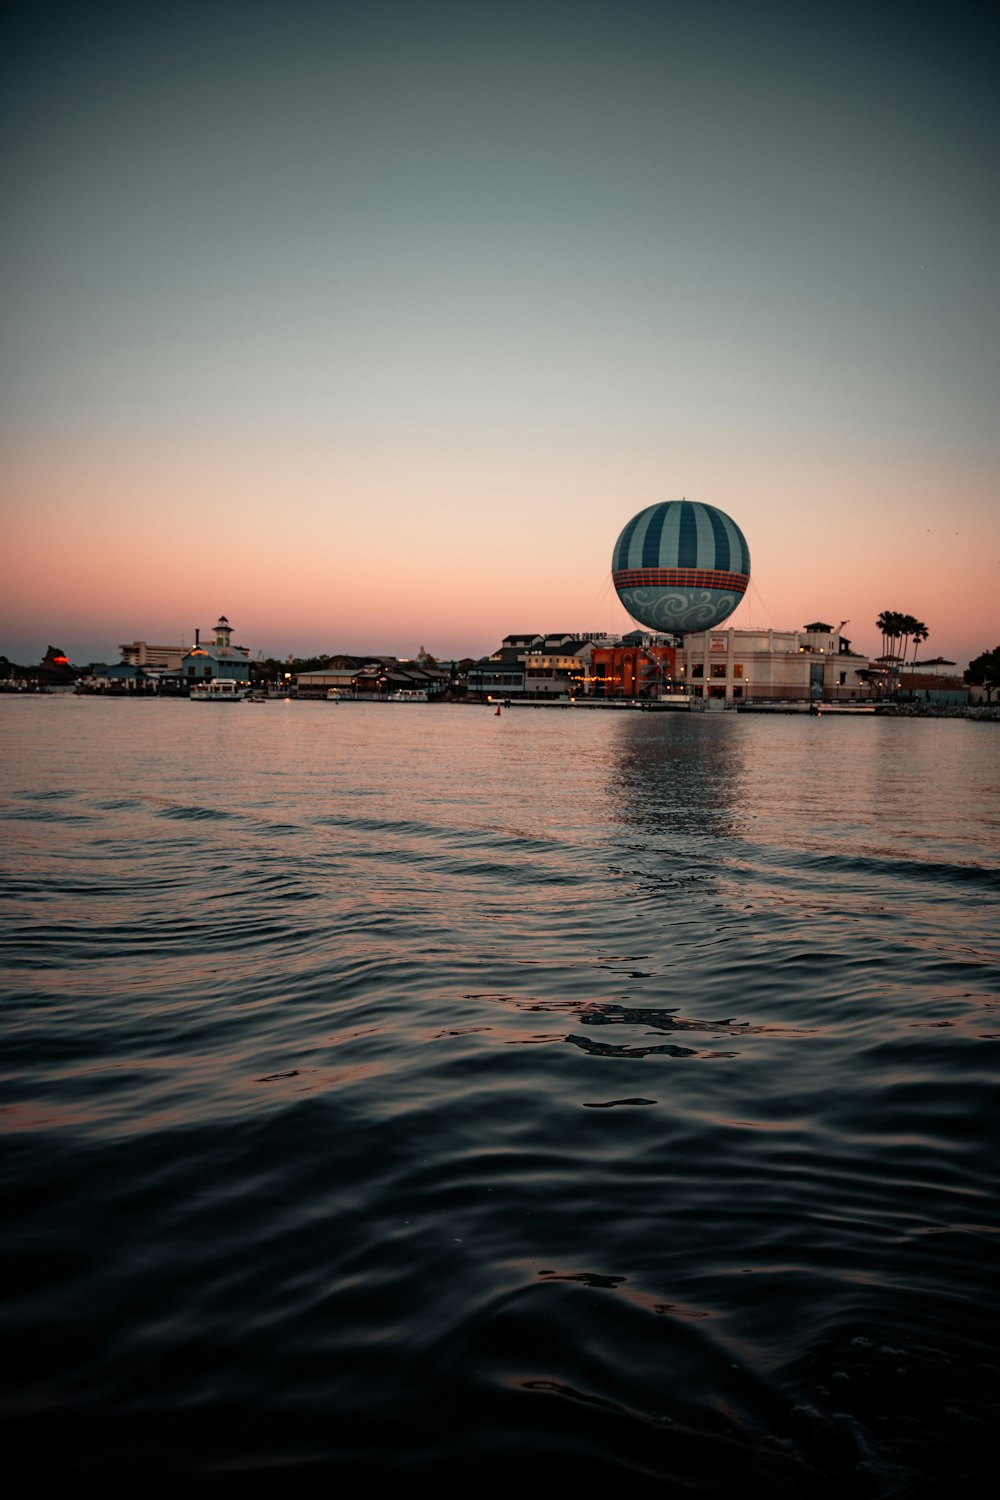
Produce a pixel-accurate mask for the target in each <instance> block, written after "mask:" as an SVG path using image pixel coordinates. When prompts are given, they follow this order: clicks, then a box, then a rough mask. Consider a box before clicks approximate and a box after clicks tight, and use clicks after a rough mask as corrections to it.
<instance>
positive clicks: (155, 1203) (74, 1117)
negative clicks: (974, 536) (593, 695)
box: [0, 697, 1000, 1500]
mask: <svg viewBox="0 0 1000 1500" xmlns="http://www.w3.org/2000/svg"><path fill="white" fill-rule="evenodd" d="M0 730H2V735H3V749H4V755H3V770H2V773H0V818H2V833H3V844H4V850H5V853H4V856H3V864H4V872H5V876H4V896H3V913H4V933H3V960H4V962H3V969H4V975H5V977H4V980H3V1054H2V1074H3V1099H2V1104H3V1112H2V1114H0V1124H2V1130H3V1134H2V1147H3V1166H2V1183H3V1193H4V1201H5V1207H6V1222H7V1226H8V1227H7V1230H6V1232H5V1235H4V1237H3V1275H2V1280H0V1293H2V1299H3V1301H2V1312H0V1328H2V1333H3V1345H4V1351H5V1352H4V1398H3V1407H2V1412H3V1427H2V1432H3V1438H4V1453H5V1458H6V1461H7V1465H8V1467H10V1466H11V1465H13V1464H15V1462H16V1460H17V1459H18V1458H23V1459H26V1460H27V1461H28V1462H30V1464H31V1466H32V1470H33V1472H34V1473H35V1474H43V1473H51V1472H52V1471H61V1472H62V1473H63V1474H66V1475H79V1476H84V1475H86V1474H87V1473H88V1472H90V1473H93V1474H95V1475H100V1476H107V1475H113V1474H114V1473H119V1474H124V1473H126V1472H129V1471H132V1472H135V1473H154V1472H155V1473H163V1474H167V1475H170V1474H173V1475H175V1476H188V1475H195V1474H205V1473H210V1472H215V1473H228V1472H242V1473H249V1472H253V1473H269V1472H270V1473H274V1474H276V1475H277V1474H281V1473H285V1474H294V1473H300V1474H301V1475H302V1476H303V1477H307V1476H313V1477H328V1476H329V1477H331V1478H343V1479H354V1478H356V1477H358V1476H361V1475H363V1476H364V1477H365V1478H366V1479H368V1480H371V1481H380V1480H394V1479H404V1478H405V1479H414V1480H416V1481H418V1482H420V1481H424V1482H434V1483H437V1484H444V1485H449V1484H454V1485H457V1484H459V1483H465V1482H468V1481H471V1480H493V1481H496V1482H505V1483H513V1482H517V1483H519V1484H524V1485H529V1486H530V1485H537V1484H542V1483H544V1484H550V1483H551V1484H568V1485H572V1486H574V1487H575V1488H576V1489H577V1490H578V1491H579V1490H584V1491H587V1490H588V1489H589V1490H590V1491H603V1490H604V1489H605V1488H606V1487H609V1486H616V1487H617V1490H618V1492H620V1493H645V1492H647V1491H648V1492H650V1493H662V1494H668V1495H672V1494H686V1493H693V1494H708V1495H713V1494H719V1495H723V1494H725V1495H729V1494H733V1493H737V1492H741V1491H742V1492H743V1493H747V1492H761V1493H767V1494H772V1495H779V1496H782V1495H788V1496H803V1497H805V1496H808V1497H810V1500H815V1497H823V1496H835V1495H836V1496H839V1495H842V1494H844V1493H845V1492H848V1493H852V1494H856V1495H859V1496H860V1495H872V1496H898V1495H924V1494H945V1493H961V1494H979V1493H985V1491H986V1488H987V1478H988V1477H989V1476H990V1474H991V1471H992V1469H993V1468H994V1465H995V1456H996V1445H995V1440H994V1436H993V1434H994V1430H995V1426H996V1421H997V1416H998V1406H1000V1368H998V1367H1000V1354H998V1347H997V1304H998V1293H1000V1264H998V1254H997V1252H998V1248H1000V1245H998V1237H997V1230H998V1224H1000V1214H998V1203H997V1193H996V1189H997V1137H998V1127H997V1089H996V1084H997V1077H998V1055H1000V939H998V929H1000V922H998V900H997V898H998V895H1000V812H998V809H1000V769H998V768H1000V731H998V729H997V726H996V725H992V724H979V723H965V722H950V721H935V722H927V723H924V722H916V721H904V722H900V721H892V720H886V719H871V718H867V719H864V720H861V721H855V722H844V721H842V720H831V719H829V718H822V719H806V720H804V721H803V720H799V719H779V720H769V721H764V722H762V721H760V720H756V719H752V718H748V717H737V716H734V715H730V714H718V715H699V716H693V717H690V718H688V717H683V716H680V715H677V716H672V715H671V716H666V715H664V716H649V715H639V714H612V713H597V712H590V713H585V712H582V711H580V712H572V711H569V712H565V711H564V712H560V711H555V710H547V711H540V712H529V711H524V710H522V711H520V712H518V711H511V712H509V713H507V714H505V715H504V716H502V717H501V718H500V719H497V718H496V717H495V716H494V715H493V714H491V713H490V712H489V711H488V710H478V709H470V708H464V709H462V708H454V709H452V708H440V709H438V708H429V707H426V706H418V705H412V706H398V707H397V706H384V707H383V706H368V705H356V704H339V705H326V704H291V703H272V704H266V705H239V706H230V707H216V706H212V705H201V704H190V703H114V702H107V701H93V700H77V699H72V698H60V697H48V698H46V697H41V698H35V699H29V700H6V701H0Z"/></svg>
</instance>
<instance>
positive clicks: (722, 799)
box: [609, 713, 746, 839]
mask: <svg viewBox="0 0 1000 1500" xmlns="http://www.w3.org/2000/svg"><path fill="white" fill-rule="evenodd" d="M615 717H616V720H617V723H616V726H615V727H616V729H618V731H619V732H618V735H617V737H616V742H615V752H616V753H615V758H614V761H613V763H612V764H611V765H610V766H609V771H610V780H609V789H610V806H611V809H612V811H613V815H614V816H615V817H616V818H618V819H619V820H620V821H621V822H622V823H625V824H627V825H628V826H630V827H633V828H637V829H640V830H641V831H642V833H643V835H645V836H653V835H665V836H667V837H669V836H670V835H676V836H678V837H679V838H681V839H683V838H685V837H687V836H689V835H692V836H709V837H711V836H715V837H730V836H734V835H736V834H738V833H739V831H740V809H741V801H742V798H743V795H744V780H745V766H744V759H745V751H746V739H745V737H744V736H743V735H742V734H741V733H740V730H741V727H742V726H741V724H740V723H739V721H738V720H737V718H736V716H735V715H733V714H711V715H709V714H683V713H657V714H639V713H636V714H625V713H623V714H618V715H616V716H615Z"/></svg>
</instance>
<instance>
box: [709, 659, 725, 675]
mask: <svg viewBox="0 0 1000 1500" xmlns="http://www.w3.org/2000/svg"><path fill="white" fill-rule="evenodd" d="M725 675H726V664H725V662H724V661H714V662H713V663H712V676H713V677H725Z"/></svg>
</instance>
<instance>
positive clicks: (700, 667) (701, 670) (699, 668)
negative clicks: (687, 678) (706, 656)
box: [691, 661, 705, 677]
mask: <svg viewBox="0 0 1000 1500" xmlns="http://www.w3.org/2000/svg"><path fill="white" fill-rule="evenodd" d="M704 675H705V663H704V662H703V661H699V662H695V664H694V666H693V667H692V668H691V676H692V677H704Z"/></svg>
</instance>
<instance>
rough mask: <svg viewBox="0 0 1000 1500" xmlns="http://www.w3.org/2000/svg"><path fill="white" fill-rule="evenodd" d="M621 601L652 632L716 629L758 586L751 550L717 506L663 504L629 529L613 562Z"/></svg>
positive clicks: (646, 512)
mask: <svg viewBox="0 0 1000 1500" xmlns="http://www.w3.org/2000/svg"><path fill="white" fill-rule="evenodd" d="M611 576H612V579H613V580H614V585H615V588H616V590H617V592H618V597H619V599H620V600H621V602H622V603H623V604H624V606H625V608H626V609H627V610H628V612H629V614H630V615H631V616H632V618H633V619H635V620H638V621H639V623H640V624H641V625H646V626H648V628H649V629H650V630H658V631H664V632H666V633H668V634H674V635H683V633H684V632H685V631H689V630H711V629H712V628H713V626H715V625H719V624H721V623H722V621H723V620H725V619H726V618H727V617H728V616H729V615H731V614H732V612H733V610H734V609H735V608H736V606H737V605H738V604H739V602H740V600H741V599H742V598H743V595H744V593H745V592H746V587H747V584H748V583H749V582H750V549H749V548H748V547H747V544H746V538H745V537H744V535H743V533H742V531H741V530H740V528H739V527H738V526H737V524H736V522H735V521H734V520H732V519H731V518H730V517H729V516H727V515H726V513H725V512H724V511H721V510H716V508H715V506H714V505H700V504H698V503H697V502H696V501H693V500H662V501H660V503H659V504H658V505H649V506H647V507H646V509H645V510H641V511H640V512H639V514H638V515H637V516H633V517H632V519H631V521H629V523H628V525H627V526H626V527H625V529H624V530H623V531H622V533H621V535H620V536H619V538H618V540H617V542H616V543H615V550H614V552H613V553H612V557H611Z"/></svg>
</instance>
